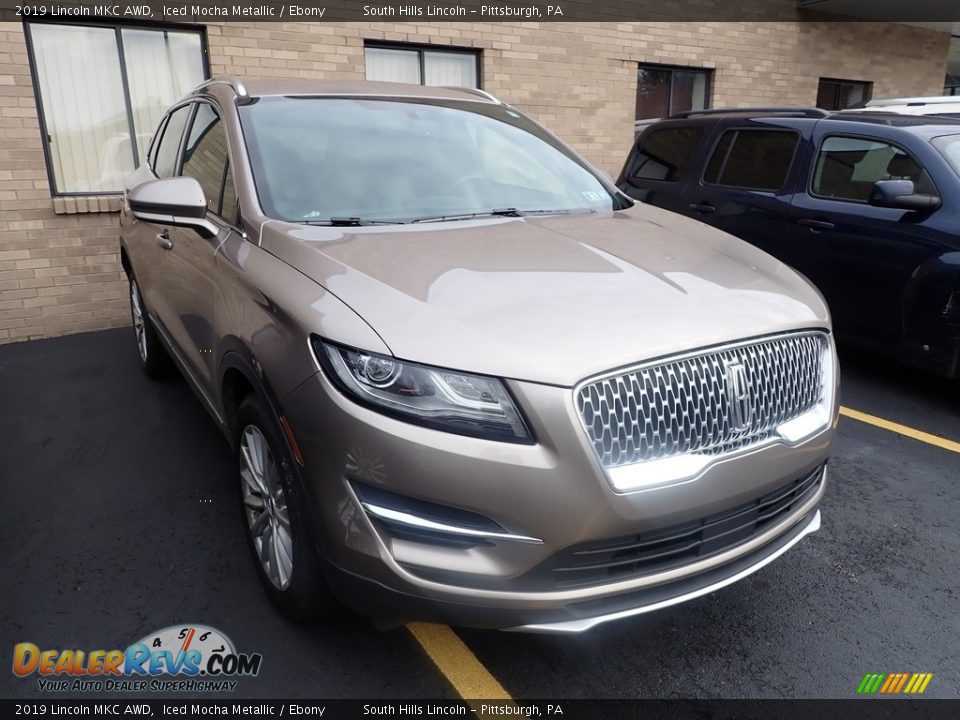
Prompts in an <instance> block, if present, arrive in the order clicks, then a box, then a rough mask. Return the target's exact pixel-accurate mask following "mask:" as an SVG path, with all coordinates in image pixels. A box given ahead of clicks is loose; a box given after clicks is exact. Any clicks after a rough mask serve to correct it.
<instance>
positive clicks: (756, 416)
mask: <svg viewBox="0 0 960 720" xmlns="http://www.w3.org/2000/svg"><path fill="white" fill-rule="evenodd" d="M827 345H828V340H827V336H826V334H824V333H820V332H808V333H797V334H791V335H783V336H779V337H775V338H771V339H767V340H762V341H755V342H750V343H743V344H739V345H735V346H727V347H724V348H721V349H718V350H716V351H713V352H705V353H703V354H700V355H694V356H687V357H683V358H680V359H676V360H666V361H663V362H658V363H657V364H653V365H649V366H644V367H640V368H637V369H634V370H629V371H627V372H625V373H623V374H620V375H615V376H612V377H607V378H602V379H600V380H596V381H593V382H589V383H586V384H585V385H583V386H582V387H580V388H579V389H578V391H577V392H576V403H577V409H578V410H579V412H580V417H581V418H582V419H583V424H584V427H585V428H586V431H587V435H588V436H589V438H590V442H591V443H592V444H593V447H594V449H595V450H596V453H597V456H598V457H599V458H600V462H601V463H602V464H603V466H604V467H606V468H613V467H619V466H621V465H629V464H632V463H638V462H645V461H649V460H659V459H662V458H667V457H672V456H676V455H684V454H690V453H698V454H704V455H716V454H720V453H725V452H730V451H732V450H737V449H740V448H743V447H747V446H749V445H753V444H756V443H759V442H762V441H764V440H766V439H767V438H769V437H771V436H772V435H773V433H774V432H775V430H776V428H777V426H779V425H781V424H783V423H785V422H787V421H789V420H792V419H793V418H796V417H798V416H799V415H802V414H803V413H805V412H807V411H808V410H811V409H812V408H813V407H814V406H815V405H816V404H817V403H818V402H819V401H820V399H821V395H822V392H823V388H822V378H823V361H824V360H823V359H824V357H825V351H826V349H827ZM736 379H738V380H739V382H737V381H734V380H736ZM731 386H733V387H732V388H731Z"/></svg>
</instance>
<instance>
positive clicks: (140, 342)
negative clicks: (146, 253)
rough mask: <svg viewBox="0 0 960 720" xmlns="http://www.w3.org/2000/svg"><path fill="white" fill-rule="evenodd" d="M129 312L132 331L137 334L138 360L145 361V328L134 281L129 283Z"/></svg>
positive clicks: (138, 294)
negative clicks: (131, 315) (131, 320)
mask: <svg viewBox="0 0 960 720" xmlns="http://www.w3.org/2000/svg"><path fill="white" fill-rule="evenodd" d="M130 310H131V313H132V314H133V329H134V330H136V332H137V348H138V349H139V350H140V359H141V360H143V361H144V362H146V361H147V328H146V320H145V318H144V315H143V303H142V302H141V301H140V288H139V287H137V282H136V281H135V280H133V281H131V282H130Z"/></svg>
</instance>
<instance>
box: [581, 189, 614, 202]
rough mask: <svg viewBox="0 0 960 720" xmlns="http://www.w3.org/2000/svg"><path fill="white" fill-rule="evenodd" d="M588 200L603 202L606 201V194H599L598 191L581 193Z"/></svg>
mask: <svg viewBox="0 0 960 720" xmlns="http://www.w3.org/2000/svg"><path fill="white" fill-rule="evenodd" d="M580 194H581V195H583V196H584V197H585V198H586V199H587V200H593V201H594V202H603V200H605V199H606V197H607V196H606V194H604V193H602V192H599V191H597V190H584V191H583V192H581V193H580Z"/></svg>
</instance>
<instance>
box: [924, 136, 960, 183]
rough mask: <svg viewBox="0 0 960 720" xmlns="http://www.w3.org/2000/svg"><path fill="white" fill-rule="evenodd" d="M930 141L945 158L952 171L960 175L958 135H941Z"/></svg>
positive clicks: (959, 137)
mask: <svg viewBox="0 0 960 720" xmlns="http://www.w3.org/2000/svg"><path fill="white" fill-rule="evenodd" d="M930 142H931V143H933V146H934V147H935V148H936V149H937V150H939V151H940V154H941V155H943V157H944V158H946V160H947V162H948V163H949V164H950V167H952V168H953V171H954V172H955V173H956V174H957V175H960V135H941V136H940V137H937V138H934V139H933V140H931V141H930Z"/></svg>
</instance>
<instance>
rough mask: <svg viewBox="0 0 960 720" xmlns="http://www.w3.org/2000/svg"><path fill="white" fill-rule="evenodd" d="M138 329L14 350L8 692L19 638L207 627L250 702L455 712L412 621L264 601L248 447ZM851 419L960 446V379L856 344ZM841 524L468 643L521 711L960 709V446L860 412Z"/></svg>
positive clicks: (117, 638) (30, 692)
mask: <svg viewBox="0 0 960 720" xmlns="http://www.w3.org/2000/svg"><path fill="white" fill-rule="evenodd" d="M135 352H136V351H135V348H134V341H133V334H132V330H130V329H128V328H124V329H118V330H112V331H106V332H99V333H89V334H83V335H74V336H70V337H64V338H56V339H51V340H41V341H33V342H28V343H20V344H12V345H2V346H0V554H2V557H3V558H4V562H3V566H2V567H3V577H2V580H0V697H7V698H9V697H17V698H27V697H40V696H42V693H40V692H39V690H38V687H37V681H36V676H33V677H32V678H27V679H21V678H18V677H15V676H14V675H13V673H12V672H11V670H10V668H11V664H12V651H13V646H14V645H15V644H16V643H21V642H32V643H35V644H37V645H38V646H40V647H41V648H90V649H93V648H98V649H101V648H102V649H108V648H114V647H120V648H123V647H126V644H128V643H130V642H132V641H134V640H136V639H138V638H140V637H143V636H144V635H146V634H147V633H149V632H151V631H153V630H159V629H160V628H163V627H166V626H169V625H176V624H182V623H191V622H192V623H203V624H206V625H209V626H213V627H215V628H218V629H220V630H222V631H224V632H225V633H226V634H228V635H229V637H230V638H231V639H232V640H233V641H234V643H235V644H236V646H237V648H238V649H239V650H241V651H244V652H259V653H262V655H263V666H262V669H261V672H260V674H259V675H258V676H257V677H255V678H246V679H244V680H243V681H242V682H241V683H240V685H239V686H238V688H237V690H236V691H235V692H234V693H231V694H230V695H229V696H230V697H263V698H269V697H285V698H307V697H311V698H358V697H359V698H370V699H376V698H398V699H399V698H454V697H456V693H455V691H454V690H453V688H452V686H451V685H450V683H449V682H448V680H447V678H446V677H445V676H444V669H443V667H442V666H441V665H435V664H434V663H433V662H432V661H431V659H430V658H429V657H428V656H427V654H425V653H424V651H423V650H422V648H421V647H420V646H419V645H418V643H417V642H416V641H415V640H414V638H413V636H412V635H411V634H410V633H409V632H408V631H407V630H406V629H404V628H400V629H396V630H391V631H387V632H381V631H379V630H376V629H375V628H374V627H373V626H372V625H371V624H370V623H369V622H368V621H366V620H364V619H362V618H358V617H356V616H354V615H352V614H350V613H348V612H344V613H341V614H340V615H339V616H338V617H336V618H335V620H333V621H328V622H320V623H315V624H310V625H295V624H291V623H288V622H286V621H284V620H283V619H281V618H280V617H279V615H277V614H276V613H275V612H274V611H273V609H272V608H271V606H270V605H269V603H268V602H267V600H266V597H265V595H264V594H263V592H262V591H261V589H260V586H259V583H258V580H257V576H256V574H255V570H254V566H253V564H252V563H253V560H252V558H250V557H248V551H247V549H246V546H245V544H244V543H245V538H244V535H243V533H244V532H245V530H244V527H243V525H242V520H241V518H240V513H239V511H238V507H237V498H236V494H237V487H236V480H235V478H234V475H233V472H232V465H231V456H230V452H229V449H228V446H227V443H226V440H225V439H224V438H223V437H222V435H220V433H219V431H218V430H217V429H216V427H215V426H214V424H213V422H212V421H211V420H210V419H209V417H208V416H207V414H206V412H205V411H204V409H203V408H202V407H201V405H200V403H199V401H198V400H197V399H196V398H195V397H194V396H193V394H192V393H191V391H190V390H189V388H188V387H187V385H186V384H185V382H184V381H183V380H182V379H180V378H178V377H172V378H170V379H167V380H163V381H160V382H156V381H151V380H149V379H147V378H146V377H145V376H144V375H143V374H142V373H141V371H140V369H139V367H138V364H137V360H136V355H135ZM841 360H842V364H843V404H844V405H845V406H848V407H851V408H854V409H856V410H860V411H863V412H866V413H871V414H873V415H877V416H879V417H882V418H884V419H887V420H891V421H894V422H897V423H901V424H904V425H908V426H911V427H914V428H918V429H921V430H924V431H927V432H930V433H933V434H936V435H940V436H943V437H947V438H950V439H953V440H960V385H958V384H956V383H950V382H947V381H943V380H938V379H936V378H930V377H927V376H923V375H919V374H918V373H915V372H913V371H910V370H906V369H902V368H899V367H898V366H896V365H892V364H890V363H886V362H883V361H879V360H877V359H876V358H873V357H870V356H865V355H861V354H854V353H849V352H844V353H843V354H842V356H841ZM822 512H823V527H822V529H821V530H820V531H819V532H818V533H816V534H815V535H813V536H811V537H809V538H807V539H805V540H804V541H802V542H801V543H800V544H799V545H798V546H797V547H795V548H794V549H793V550H791V551H790V552H789V553H788V554H787V555H785V556H784V557H783V558H780V559H779V560H777V561H776V562H774V563H773V564H771V565H769V566H768V567H766V568H764V569H763V570H761V571H759V572H758V573H756V574H755V575H753V576H751V577H749V578H747V579H746V580H744V581H742V582H740V583H737V584H735V585H732V586H730V587H728V588H725V589H723V590H721V591H719V592H717V593H714V594H712V595H708V596H706V597H703V598H700V599H698V600H695V601H693V602H691V603H687V604H685V605H681V606H677V607H674V608H670V609H667V610H663V611H660V612H657V613H653V614H650V615H644V616H640V617H638V618H635V619H630V620H627V621H623V622H619V623H616V624H611V625H607V626H605V627H601V628H599V629H597V630H595V631H593V632H590V633H588V634H585V635H580V636H574V637H554V636H536V635H519V634H509V633H502V632H490V631H475V630H457V631H456V632H457V634H458V635H459V637H460V638H461V639H462V640H463V641H464V642H465V643H466V645H467V646H468V647H469V648H470V650H472V651H473V653H474V654H475V655H476V657H477V658H479V660H480V662H481V663H482V664H483V665H484V666H485V667H486V668H487V670H489V672H490V673H492V675H493V676H494V678H496V679H497V680H498V681H499V682H500V683H501V684H502V686H503V687H504V689H505V690H506V691H507V692H509V693H510V694H511V695H512V696H513V697H515V698H524V697H526V698H541V699H551V698H553V699H565V698H637V697H642V698H672V697H707V698H709V697H748V698H804V697H817V698H819V697H836V698H845V697H851V696H853V695H854V693H855V690H856V686H857V684H858V683H859V681H860V678H862V677H863V675H864V674H865V673H868V672H885V673H891V672H902V671H915V672H932V673H934V678H933V680H932V682H931V683H930V685H929V686H928V689H927V691H926V695H927V696H929V697H944V698H947V697H949V698H960V621H958V609H960V532H958V528H960V520H958V518H960V454H957V453H955V452H951V451H950V450H948V449H944V448H941V447H936V446H934V445H930V444H927V443H924V442H921V441H918V440H915V439H912V438H907V437H903V436H901V435H898V434H896V433H894V432H890V431H889V430H884V429H881V428H878V427H874V426H871V425H868V424H864V423H861V422H858V421H855V420H851V419H848V418H844V419H842V420H841V425H840V430H839V436H838V438H837V442H836V446H835V451H834V454H833V458H832V460H831V464H830V485H829V487H828V490H827V495H826V497H825V499H824V501H823V504H822Z"/></svg>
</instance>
